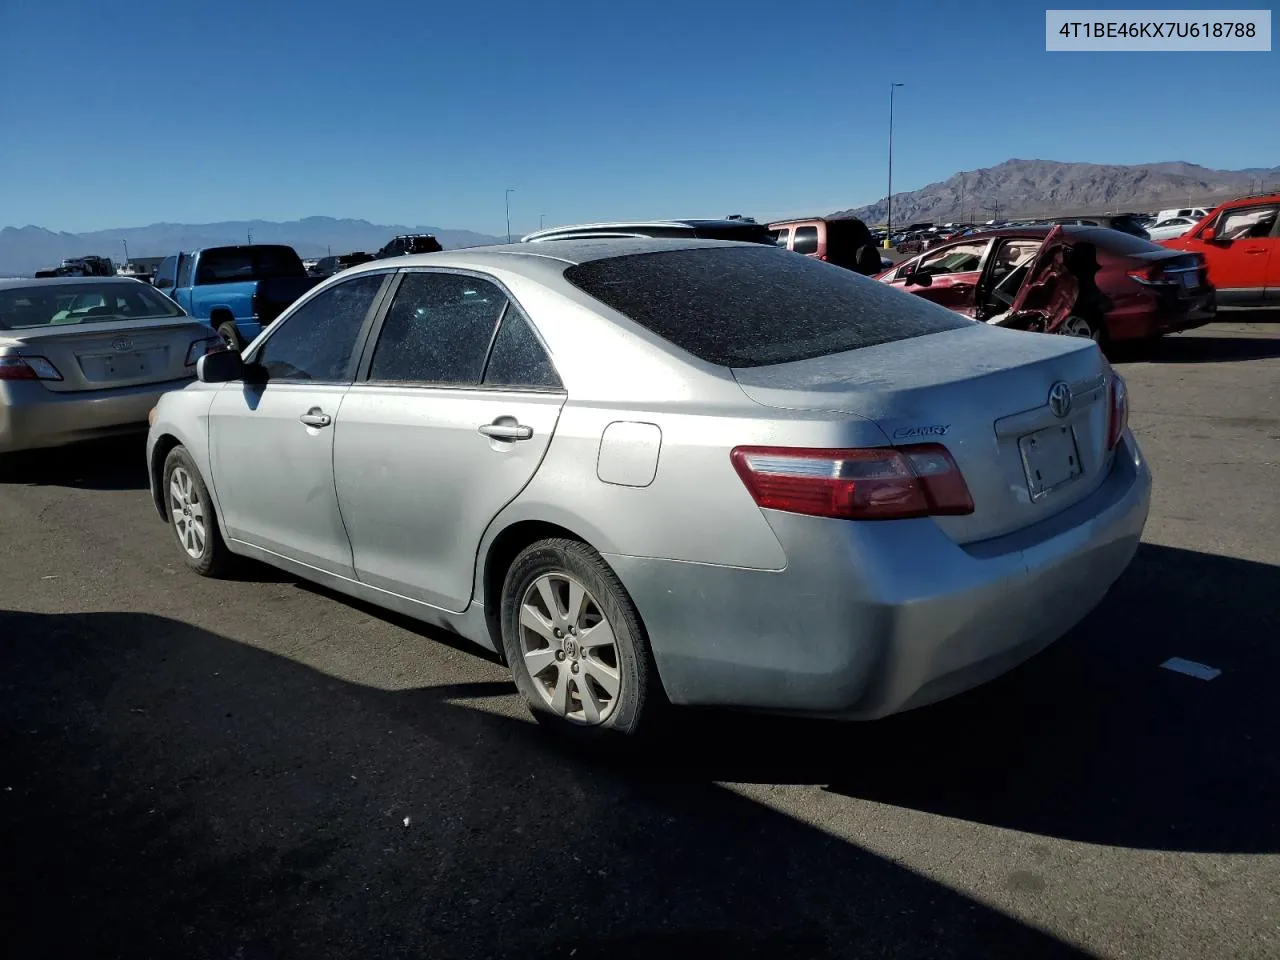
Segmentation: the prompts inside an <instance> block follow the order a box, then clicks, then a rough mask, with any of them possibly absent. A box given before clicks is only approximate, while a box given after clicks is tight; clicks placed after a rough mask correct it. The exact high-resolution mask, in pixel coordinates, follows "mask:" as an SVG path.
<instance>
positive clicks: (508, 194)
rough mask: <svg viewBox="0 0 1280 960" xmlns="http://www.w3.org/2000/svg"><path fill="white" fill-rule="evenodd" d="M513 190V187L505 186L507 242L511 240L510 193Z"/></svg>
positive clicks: (514, 190) (513, 191)
mask: <svg viewBox="0 0 1280 960" xmlns="http://www.w3.org/2000/svg"><path fill="white" fill-rule="evenodd" d="M515 192H516V188H515V187H507V196H506V201H507V243H510V242H511V195H512V194H513V193H515Z"/></svg>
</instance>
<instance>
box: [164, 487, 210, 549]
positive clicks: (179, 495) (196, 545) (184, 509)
mask: <svg viewBox="0 0 1280 960" xmlns="http://www.w3.org/2000/svg"><path fill="white" fill-rule="evenodd" d="M169 516H171V517H172V518H173V528H174V530H176V531H177V533H178V541H179V542H180V543H181V544H182V549H183V550H185V551H187V555H188V556H189V557H191V558H192V559H193V560H199V559H200V558H201V557H203V556H204V551H205V544H206V542H207V537H208V532H207V531H206V529H205V522H204V503H203V502H202V501H201V500H200V491H199V490H198V489H196V485H195V484H194V483H192V481H191V474H189V473H188V472H187V471H186V469H185V468H184V467H175V468H174V470H173V473H171V474H170V475H169Z"/></svg>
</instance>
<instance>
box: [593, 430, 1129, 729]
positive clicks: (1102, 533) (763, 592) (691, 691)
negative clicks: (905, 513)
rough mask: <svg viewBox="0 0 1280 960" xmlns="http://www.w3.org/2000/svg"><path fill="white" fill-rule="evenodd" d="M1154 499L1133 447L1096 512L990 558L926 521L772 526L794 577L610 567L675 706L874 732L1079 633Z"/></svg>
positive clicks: (1083, 506) (677, 567)
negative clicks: (863, 724)
mask: <svg viewBox="0 0 1280 960" xmlns="http://www.w3.org/2000/svg"><path fill="white" fill-rule="evenodd" d="M1150 490H1151V478H1150V474H1149V473H1148V471H1147V467H1146V464H1145V462H1144V461H1143V459H1142V456H1141V453H1140V452H1139V451H1138V449H1137V445H1136V444H1135V443H1134V441H1133V438H1132V435H1130V434H1126V437H1125V442H1124V444H1122V446H1121V448H1120V450H1119V451H1118V452H1117V456H1116V458H1115V461H1114V464H1113V467H1112V470H1111V473H1110V475H1109V476H1108V477H1107V479H1106V480H1105V481H1104V482H1103V484H1102V486H1101V487H1100V488H1099V489H1098V490H1097V491H1095V492H1094V493H1093V494H1092V495H1091V496H1089V497H1087V498H1086V499H1085V500H1083V501H1081V502H1080V503H1077V504H1075V505H1073V506H1072V507H1070V508H1068V509H1067V510H1065V511H1063V512H1062V513H1060V514H1058V515H1056V516H1054V517H1052V518H1050V519H1048V520H1046V521H1044V522H1043V523H1040V524H1037V525H1036V526H1035V527H1031V528H1028V529H1026V530H1022V531H1018V532H1017V533H1015V534H1010V535H1009V536H1006V537H1001V538H998V539H995V540H991V541H986V542H983V543H980V544H972V545H969V546H967V547H960V546H958V545H956V544H955V543H954V542H953V541H951V540H950V539H949V538H947V537H946V536H945V535H944V534H943V533H942V532H941V530H940V529H939V528H938V526H937V525H936V524H935V523H934V522H933V521H931V520H928V519H924V520H906V521H894V522H892V523H883V524H877V523H862V524H858V523H841V522H832V521H830V520H821V519H816V518H810V517H801V516H797V515H792V514H780V513H776V512H769V521H770V523H771V524H772V525H773V526H774V529H775V532H777V534H778V536H779V540H780V541H781V542H782V544H783V546H784V548H785V549H786V551H787V556H788V564H787V566H786V568H785V569H783V570H779V571H757V570H745V569H737V568H727V567H715V566H709V565H702V564H691V563H677V562H674V561H669V560H655V559H643V558H636V557H622V556H607V557H606V559H607V560H608V562H609V563H610V564H611V565H612V566H613V567H614V569H615V570H616V571H617V573H618V576H619V577H620V578H621V580H622V582H623V583H624V584H625V586H626V587H627V589H628V591H629V592H630V593H631V596H632V598H633V599H634V600H635V602H636V605H637V607H638V608H639V611H640V614H641V617H642V618H643V619H644V622H645V625H646V628H647V630H648V632H649V636H650V641H651V645H652V647H653V652H654V657H655V659H656V661H657V665H658V671H659V674H660V675H661V677H662V682H663V685H664V687H665V688H666V691H667V694H668V696H669V697H670V698H671V699H672V700H673V701H674V702H676V703H682V704H696V705H718V706H732V707H743V708H748V709H757V710H767V711H780V712H787V713H802V714H812V715H818V716H832V717H843V718H849V719H870V718H874V717H881V716H885V715H888V714H891V713H897V712H899V711H902V710H907V709H911V708H914V707H918V706H922V705H924V704H926V703H931V702H933V701H936V700H941V699H944V698H946V697H949V696H952V695H953V694H956V693H960V692H962V691H964V690H967V689H970V688H972V687H975V686H978V685H979V684H981V683H984V682H986V681H987V680H990V679H992V678H994V677H996V676H998V675H1000V674H1002V673H1004V672H1006V671H1007V670H1009V669H1010V668H1012V667H1013V666H1015V665H1017V664H1018V663H1021V662H1022V661H1024V660H1026V659H1027V658H1029V657H1031V656H1033V655H1034V654H1036V653H1037V652H1039V651H1040V650H1042V649H1043V648H1045V647H1046V646H1048V645H1049V644H1050V643H1052V642H1053V641H1054V640H1056V639H1057V638H1058V637H1060V636H1062V634H1064V633H1066V632H1067V631H1068V630H1069V629H1071V627H1072V626H1074V625H1075V624H1076V623H1078V622H1079V621H1080V620H1081V619H1082V618H1083V617H1084V616H1085V615H1086V614H1088V613H1089V612H1090V611H1091V610H1093V608H1094V607H1095V606H1097V604H1098V603H1099V601H1101V600H1102V598H1103V596H1104V595H1105V594H1106V592H1107V591H1108V589H1110V587H1111V585H1112V584H1113V583H1114V582H1115V581H1116V579H1117V578H1118V577H1119V576H1120V574H1121V573H1123V572H1124V570H1125V568H1126V567H1127V566H1128V564H1129V562H1130V560H1131V559H1132V558H1133V555H1134V552H1135V551H1136V550H1137V546H1138V541H1139V539H1140V538H1141V535H1142V530H1143V527H1144V525H1145V523H1146V518H1147V511H1148V508H1149V504H1150Z"/></svg>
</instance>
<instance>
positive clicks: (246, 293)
mask: <svg viewBox="0 0 1280 960" xmlns="http://www.w3.org/2000/svg"><path fill="white" fill-rule="evenodd" d="M257 288H258V282H257V281H256V280H246V281H245V282H243V283H211V284H205V285H201V286H195V287H192V288H191V308H190V310H189V311H188V312H189V313H191V315H192V316H194V317H199V318H200V319H201V320H208V319H209V318H210V317H211V316H212V315H213V312H214V311H215V310H225V311H228V312H230V314H231V316H233V317H234V318H235V319H236V320H249V319H251V318H252V317H253V294H254V291H255V290H257Z"/></svg>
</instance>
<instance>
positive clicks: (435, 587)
mask: <svg viewBox="0 0 1280 960" xmlns="http://www.w3.org/2000/svg"><path fill="white" fill-rule="evenodd" d="M495 327H496V329H497V332H496V335H495ZM564 399H565V394H564V390H563V388H562V387H561V384H560V380H559V378H558V377H557V375H556V372H555V368H554V367H553V366H552V364H551V361H550V358H549V357H548V355H547V352H546V350H545V348H544V347H543V345H542V343H541V341H540V340H539V339H538V337H537V335H536V333H535V331H534V329H533V327H532V325H531V324H530V323H529V321H528V320H527V318H526V317H525V316H524V315H523V314H522V313H521V311H520V310H519V309H518V308H517V307H516V305H515V304H514V303H513V302H511V301H510V300H509V298H508V297H507V295H506V293H505V292H504V291H503V290H502V288H501V287H499V286H498V285H497V283H495V282H493V281H492V280H489V279H486V278H483V277H479V276H475V275H473V274H460V273H449V272H438V271H426V270H410V271H406V272H405V273H404V275H403V279H402V280H401V282H400V285H399V287H398V288H397V289H396V290H395V292H394V294H393V299H392V301H391V306H390V308H389V310H388V311H387V313H386V317H385V319H384V320H383V322H382V325H381V329H380V330H379V331H378V333H377V341H376V344H375V346H374V349H373V352H372V355H371V358H370V359H369V361H368V371H367V376H365V377H364V378H363V379H361V380H359V381H358V382H357V383H356V384H355V385H354V386H352V388H351V390H350V391H349V392H348V394H347V396H346V399H345V400H344V401H343V407H342V416H341V418H340V420H339V422H338V429H337V431H336V433H335V440H334V444H335V445H334V476H335V481H336V485H337V491H338V503H339V505H340V506H341V508H342V516H343V519H344V520H345V522H346V529H347V533H348V535H349V536H350V538H351V545H352V550H353V558H354V564H355V569H356V576H358V577H359V578H360V580H361V581H363V582H365V583H367V584H369V585H370V586H374V587H378V588H380V589H383V590H388V591H390V592H392V593H395V594H398V595H400V596H404V597H409V598H410V599H413V600H418V601H421V602H423V603H427V604H430V605H432V606H436V607H441V608H443V609H446V610H451V611H455V612H461V611H463V610H465V609H466V608H467V606H468V604H469V603H470V602H471V596H472V592H473V587H474V583H473V580H474V571H475V564H476V553H477V550H478V549H479V546H480V540H481V538H482V537H483V536H484V533H485V530H486V529H487V528H488V526H489V524H490V523H491V522H492V520H493V518H494V517H495V516H497V514H498V512H499V511H500V510H502V508H503V507H505V506H506V505H507V504H508V503H510V502H511V501H512V500H513V499H514V498H515V497H516V496H517V495H518V494H519V493H520V491H521V490H523V489H524V487H525V486H526V485H527V484H528V482H529V480H530V479H532V477H533V475H534V472H535V471H536V470H537V469H538V465H539V464H540V463H541V462H542V457H543V455H544V454H545V453H546V450H547V446H548V445H549V443H550V442H551V435H552V433H553V431H554V430H555V426H556V421H557V419H558V418H559V415H560V408H561V406H562V405H563V404H564Z"/></svg>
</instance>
